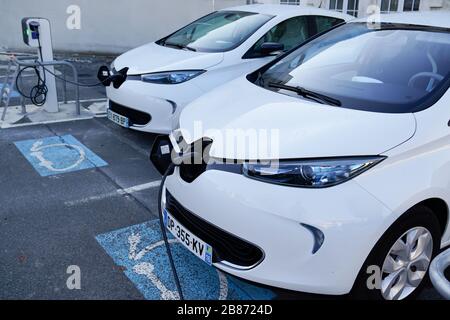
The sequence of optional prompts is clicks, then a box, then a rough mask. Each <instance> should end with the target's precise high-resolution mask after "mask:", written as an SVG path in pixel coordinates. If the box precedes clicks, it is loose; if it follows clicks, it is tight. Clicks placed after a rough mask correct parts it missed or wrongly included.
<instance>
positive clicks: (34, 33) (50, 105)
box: [22, 17, 59, 113]
mask: <svg viewBox="0 0 450 320" xmlns="http://www.w3.org/2000/svg"><path fill="white" fill-rule="evenodd" d="M22 34H23V41H24V42H25V44H26V45H28V46H30V47H32V48H37V49H38V57H39V60H40V61H41V62H42V63H44V62H49V61H53V44H52V34H51V27H50V21H48V20H47V19H45V18H34V17H26V18H23V19H22ZM46 68H47V69H48V70H49V72H47V71H46V70H45V69H44V68H40V74H41V77H42V78H43V79H45V85H46V86H47V92H46V95H47V96H46V100H45V103H44V110H45V111H47V112H50V113H55V112H58V111H59V107H58V96H57V91H56V80H55V77H54V75H53V74H54V73H55V70H54V67H53V66H47V67H46ZM52 73H53V74H52Z"/></svg>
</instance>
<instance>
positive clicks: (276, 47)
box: [261, 42, 284, 56]
mask: <svg viewBox="0 0 450 320" xmlns="http://www.w3.org/2000/svg"><path fill="white" fill-rule="evenodd" d="M283 50H284V44H282V43H278V42H264V43H263V44H262V45H261V54H262V55H264V56H272V55H278V54H280V52H281V51H283Z"/></svg>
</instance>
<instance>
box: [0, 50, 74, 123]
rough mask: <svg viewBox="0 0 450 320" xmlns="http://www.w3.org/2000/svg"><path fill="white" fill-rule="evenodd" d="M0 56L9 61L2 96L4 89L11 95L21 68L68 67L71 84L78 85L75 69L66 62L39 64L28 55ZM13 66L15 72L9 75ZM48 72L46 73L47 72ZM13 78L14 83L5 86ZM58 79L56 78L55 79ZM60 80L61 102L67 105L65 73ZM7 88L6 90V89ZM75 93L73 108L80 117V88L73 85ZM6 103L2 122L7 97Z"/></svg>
mask: <svg viewBox="0 0 450 320" xmlns="http://www.w3.org/2000/svg"><path fill="white" fill-rule="evenodd" d="M0 55H7V56H9V57H10V60H9V64H8V67H7V73H6V75H5V77H6V78H5V81H4V82H5V83H4V85H3V88H2V94H5V92H6V89H9V92H8V94H9V95H10V94H11V93H12V89H13V86H14V83H15V80H16V77H17V76H18V73H19V70H20V69H21V68H26V67H37V68H39V67H41V68H42V67H43V66H65V67H69V68H70V69H72V74H73V77H74V81H73V83H78V71H77V69H76V68H75V66H74V65H73V64H72V63H70V62H68V61H64V60H61V61H57V60H55V61H45V62H40V61H38V60H37V56H35V55H30V54H20V53H0ZM13 66H15V70H14V72H13V74H11V69H12V68H13ZM47 72H48V71H47ZM11 77H12V78H13V80H14V82H13V83H12V84H10V85H9V86H8V85H7V83H8V79H9V78H11ZM56 78H58V77H56ZM60 80H62V82H63V100H64V103H67V81H66V73H65V72H63V77H62V78H60ZM7 86H8V88H7ZM75 90H76V91H75V93H76V99H75V106H76V114H77V115H80V114H81V105H80V88H79V86H78V85H75ZM0 98H1V97H0ZM6 100H7V101H8V102H7V103H6V104H5V106H4V107H5V109H4V110H3V115H2V120H4V117H5V115H6V111H7V108H8V106H9V97H8V98H7V99H6ZM24 100H25V99H23V97H22V100H21V105H22V113H26V107H25V102H24ZM0 106H1V105H0Z"/></svg>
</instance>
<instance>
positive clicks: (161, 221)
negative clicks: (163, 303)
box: [158, 163, 184, 300]
mask: <svg viewBox="0 0 450 320" xmlns="http://www.w3.org/2000/svg"><path fill="white" fill-rule="evenodd" d="M174 168H175V164H174V163H171V164H170V165H169V167H168V168H167V170H166V172H165V173H164V175H163V177H162V179H161V185H160V187H159V192H158V213H159V225H160V227H161V231H162V236H163V240H164V244H165V246H166V251H167V256H168V257H169V264H170V267H171V269H172V273H173V277H174V280H175V285H176V287H177V291H178V296H179V297H180V300H184V296H183V290H182V289H181V283H180V278H179V277H178V272H177V268H176V266H175V262H174V260H173V255H172V250H171V249H170V243H169V239H168V238H167V230H166V226H165V224H164V218H163V213H162V205H161V200H162V195H163V190H164V184H165V182H166V179H167V176H168V175H169V173H170V172H172V170H173V169H174Z"/></svg>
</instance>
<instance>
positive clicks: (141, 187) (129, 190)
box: [117, 180, 161, 195]
mask: <svg viewBox="0 0 450 320" xmlns="http://www.w3.org/2000/svg"><path fill="white" fill-rule="evenodd" d="M160 185H161V180H157V181H152V182H149V183H144V184H140V185H137V186H134V187H130V188H126V189H119V190H117V192H118V193H119V194H121V195H125V194H130V193H133V192H138V191H142V190H147V189H151V188H156V187H159V186H160Z"/></svg>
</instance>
